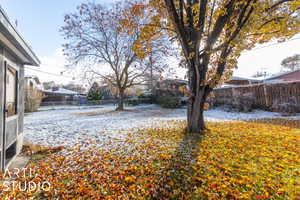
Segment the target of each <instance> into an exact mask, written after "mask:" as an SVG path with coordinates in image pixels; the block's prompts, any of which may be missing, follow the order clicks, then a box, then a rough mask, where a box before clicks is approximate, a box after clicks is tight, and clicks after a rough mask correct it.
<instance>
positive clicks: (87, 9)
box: [61, 3, 147, 110]
mask: <svg viewBox="0 0 300 200" xmlns="http://www.w3.org/2000/svg"><path fill="white" fill-rule="evenodd" d="M127 7H128V4H127V3H124V4H122V3H116V4H114V5H113V6H112V7H111V8H105V7H103V6H101V5H99V4H95V3H87V4H81V5H80V6H78V8H77V12H75V13H73V14H68V15H66V16H65V23H66V24H65V26H63V27H62V29H61V31H62V33H63V34H64V36H65V39H66V40H67V41H68V42H67V44H65V45H64V52H65V55H66V56H67V57H68V59H69V61H70V62H72V63H74V64H78V63H80V62H88V63H92V64H91V65H90V66H92V67H90V68H89V70H90V72H92V73H94V74H97V75H99V76H100V77H101V78H102V79H104V80H106V81H107V82H109V83H110V84H111V85H112V86H113V87H114V88H117V93H118V97H119V103H118V107H117V110H123V109H124V94H125V91H126V89H127V88H130V87H132V86H134V85H139V84H142V83H143V82H144V80H143V76H144V73H145V71H147V66H145V65H142V64H141V59H139V58H138V56H137V55H136V53H135V52H134V51H133V50H132V49H133V46H134V45H135V41H136V40H137V38H138V37H139V27H138V26H137V27H135V28H133V29H132V30H131V31H130V32H124V31H121V29H122V27H121V26H122V25H121V24H120V21H121V20H122V19H123V17H124V16H126V15H128V16H129V17H130V16H135V15H133V14H132V13H131V14H130V13H127V11H128V10H127ZM134 20H141V19H140V18H135V19H134ZM101 64H102V65H101ZM103 64H105V66H108V67H109V68H110V71H109V72H105V71H107V70H105V69H104V65H103Z"/></svg>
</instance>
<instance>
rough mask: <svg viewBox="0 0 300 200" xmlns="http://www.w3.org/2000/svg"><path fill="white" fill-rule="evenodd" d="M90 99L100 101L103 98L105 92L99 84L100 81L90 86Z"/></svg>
mask: <svg viewBox="0 0 300 200" xmlns="http://www.w3.org/2000/svg"><path fill="white" fill-rule="evenodd" d="M87 98H88V100H90V101H98V100H101V99H102V98H103V94H102V92H101V89H100V87H99V85H98V83H96V82H94V83H93V85H92V87H91V88H90V90H89V92H88V95H87Z"/></svg>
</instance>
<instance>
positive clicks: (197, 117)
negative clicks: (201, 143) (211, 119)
mask: <svg viewBox="0 0 300 200" xmlns="http://www.w3.org/2000/svg"><path fill="white" fill-rule="evenodd" d="M206 96H207V94H205V92H202V93H201V92H199V93H198V95H196V96H194V97H192V98H190V99H189V103H188V112H187V114H188V116H187V119H188V120H187V121H188V132H189V133H199V134H202V133H203V131H204V130H205V129H206V127H205V123H204V116H203V112H204V104H205V101H206Z"/></svg>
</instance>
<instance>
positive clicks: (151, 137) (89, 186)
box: [1, 106, 300, 200]
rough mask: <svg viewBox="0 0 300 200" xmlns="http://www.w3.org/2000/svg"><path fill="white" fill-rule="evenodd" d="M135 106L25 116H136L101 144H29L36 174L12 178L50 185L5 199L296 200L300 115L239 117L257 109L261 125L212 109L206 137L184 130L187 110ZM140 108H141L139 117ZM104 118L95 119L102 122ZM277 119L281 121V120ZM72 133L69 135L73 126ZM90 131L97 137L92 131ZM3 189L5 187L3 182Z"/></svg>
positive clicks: (299, 184)
mask: <svg viewBox="0 0 300 200" xmlns="http://www.w3.org/2000/svg"><path fill="white" fill-rule="evenodd" d="M131 109H132V110H131V111H127V112H124V113H121V114H120V113H114V112H112V113H114V114H113V115H112V113H111V111H109V109H108V110H104V111H103V108H98V110H97V109H95V108H94V109H93V111H91V110H81V111H80V112H78V110H65V111H57V110H52V111H42V112H38V113H35V114H33V115H32V116H27V118H28V119H27V122H25V124H26V123H27V124H31V125H33V124H34V121H33V118H34V115H37V116H40V117H39V120H45V119H43V118H42V117H41V115H43V112H48V113H49V112H53V113H56V114H57V117H58V119H56V120H60V125H62V124H63V123H66V124H67V122H63V118H64V119H65V120H66V121H68V120H67V117H66V116H67V115H69V116H74V115H80V116H81V119H84V120H83V121H82V123H83V124H84V123H85V122H88V123H92V122H91V121H93V120H96V118H94V117H95V115H100V118H101V115H103V113H104V115H108V113H107V112H110V115H111V116H112V118H113V119H114V118H120V119H121V118H122V117H124V116H125V115H131V116H132V117H131V118H128V120H129V121H130V120H135V123H134V124H135V126H129V125H128V127H127V128H134V129H126V128H124V126H123V125H122V124H121V122H120V121H119V125H118V123H117V125H116V126H113V128H114V129H107V130H105V131H103V133H101V134H104V132H105V134H108V133H110V132H111V133H112V132H115V131H116V130H117V132H118V133H119V134H120V135H121V136H122V137H113V138H111V139H110V140H107V141H102V142H101V145H99V144H98V143H97V142H95V141H93V140H85V141H84V145H83V143H81V142H78V140H76V139H74V143H72V144H73V145H70V144H71V143H70V142H69V143H67V144H68V145H66V146H65V147H64V148H58V147H57V146H58V145H50V147H47V148H41V150H40V152H34V153H32V152H31V151H30V149H29V148H25V150H24V154H30V155H31V158H32V159H31V161H30V164H29V165H28V166H27V167H28V168H30V169H32V172H33V174H34V176H32V175H29V172H28V173H27V175H26V176H22V177H19V178H16V179H15V182H16V183H22V184H23V186H24V184H25V183H29V182H34V183H45V182H47V183H49V184H48V185H49V186H50V187H48V188H44V190H35V191H28V190H26V191H20V190H21V189H22V188H18V189H17V190H15V191H13V192H10V191H7V192H3V193H2V194H1V195H2V198H4V197H8V196H9V197H11V196H14V197H16V198H19V199H25V198H29V197H34V199H122V200H123V199H245V200H246V199H282V200H286V199H295V200H296V199H299V197H300V129H298V128H296V127H297V123H294V122H295V121H298V120H293V122H292V123H291V121H292V120H286V119H278V118H276V119H271V118H269V119H266V118H268V117H276V116H277V115H276V114H274V113H273V114H271V113H266V112H261V111H255V112H254V113H252V114H240V115H239V117H240V119H243V120H248V119H249V120H250V119H251V117H249V115H250V116H252V117H255V116H256V115H257V112H258V114H259V116H261V117H264V119H261V120H257V121H256V122H241V121H232V120H234V119H231V122H229V121H228V120H229V119H230V117H228V116H231V113H227V112H225V111H222V110H211V111H208V112H207V113H206V116H207V119H208V121H210V122H208V128H209V130H208V131H207V132H206V134H205V135H204V136H199V135H190V134H186V133H185V123H184V122H183V121H182V119H181V117H182V118H183V117H184V114H185V113H182V111H183V109H178V110H173V111H172V110H161V109H160V108H158V107H155V106H154V107H153V106H148V107H147V106H146V107H145V106H140V107H135V108H131ZM136 109H137V110H144V112H137V113H139V114H137V113H135V111H134V110H136ZM159 110H160V113H158V114H157V112H158V111H159ZM60 112H61V113H60ZM62 112H64V114H62ZM130 113H131V114H130ZM134 113H135V114H134ZM147 113H148V115H146V114H147ZM149 113H152V114H151V115H150V114H149ZM155 113H156V114H155ZM216 113H219V114H220V115H219V118H211V117H210V115H211V114H213V116H218V115H216ZM222 113H223V115H224V116H223V117H222ZM255 113H256V114H255ZM44 114H45V113H44ZM225 114H227V115H228V116H227V117H225ZM60 115H61V116H60ZM59 116H60V117H61V118H60V117H59ZM142 116H144V118H142ZM235 116H236V117H237V116H238V115H235ZM30 117H31V118H30ZM71 118H72V117H71ZM79 118H80V117H79ZM100 118H99V116H98V120H99V119H100ZM153 118H156V120H153ZM222 118H224V119H226V120H224V119H222ZM88 119H90V120H88ZM149 119H151V120H153V121H156V122H157V123H156V124H152V125H149V126H148V127H147V126H145V128H143V123H147V120H149ZM30 120H31V121H30ZM52 120H54V119H53V118H52ZM107 120H108V119H107ZM71 121H72V120H71ZM278 121H281V122H282V123H281V124H280V125H277V124H279V123H278ZM116 122H118V121H116ZM272 122H274V123H272ZM69 123H71V122H70V121H69ZM74 123H75V122H74ZM78 123H79V122H78ZM123 123H125V122H123ZM83 124H82V125H81V126H83ZM159 124H160V126H159ZM295 124H296V125H295ZM48 125H49V124H48ZM49 126H50V125H49ZM99 126H100V125H99ZM117 126H120V129H117V128H116V127H117ZM44 128H45V127H44ZM94 128H96V127H94ZM65 130H67V128H66V129H65ZM68 130H69V132H68V133H69V134H71V133H72V131H74V130H72V129H68ZM71 130H72V131H71ZM125 130H127V131H125ZM27 131H28V129H27ZM109 131H110V132H109ZM74 133H76V130H75V132H74ZM35 134H39V132H38V131H37V132H36V133H35ZM45 134H46V131H44V132H42V135H44V137H46V136H45ZM49 134H50V133H49ZM85 134H92V135H94V136H95V135H96V134H95V133H94V132H93V131H92V130H88V129H87V130H86V132H85ZM101 134H99V135H101ZM116 135H118V134H116ZM57 137H58V138H59V137H60V136H59V134H57ZM64 137H67V135H64ZM99 137H100V136H99ZM70 138H72V137H71V136H70ZM78 138H79V137H78ZM100 138H102V136H101V137H100ZM103 138H105V137H103ZM42 141H44V140H41V141H40V142H41V144H42ZM53 141H54V140H53ZM76 141H77V142H78V143H76ZM82 142H83V141H82ZM112 143H113V144H112ZM58 144H60V145H61V144H62V143H58ZM1 187H2V188H1V190H2V191H5V189H6V186H5V185H2V186H1Z"/></svg>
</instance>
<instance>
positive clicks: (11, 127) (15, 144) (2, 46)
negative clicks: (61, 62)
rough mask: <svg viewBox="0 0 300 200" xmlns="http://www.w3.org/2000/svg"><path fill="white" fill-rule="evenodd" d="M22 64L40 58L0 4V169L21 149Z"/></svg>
mask: <svg viewBox="0 0 300 200" xmlns="http://www.w3.org/2000/svg"><path fill="white" fill-rule="evenodd" d="M24 65H32V66H39V65H40V61H39V59H38V57H37V56H36V55H35V53H34V52H33V51H32V49H31V47H30V46H29V45H28V44H27V43H26V42H25V41H24V39H23V38H22V37H21V35H20V34H19V33H18V32H17V30H16V29H15V27H14V26H13V25H12V23H11V22H10V21H9V19H8V17H7V15H6V14H5V12H4V11H3V9H2V8H1V7H0V171H2V172H3V171H5V169H7V167H8V166H9V165H10V164H11V163H12V161H13V160H14V158H15V157H16V156H17V155H18V154H19V153H20V152H21V149H22V144H23V126H24V125H23V124H24V89H25V81H24Z"/></svg>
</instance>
